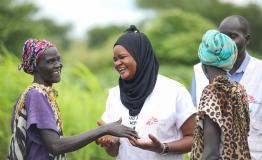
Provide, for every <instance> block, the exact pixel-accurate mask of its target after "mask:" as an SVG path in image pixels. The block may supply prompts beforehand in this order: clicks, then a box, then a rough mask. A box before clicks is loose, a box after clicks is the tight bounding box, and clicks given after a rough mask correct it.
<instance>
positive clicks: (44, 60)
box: [34, 47, 62, 86]
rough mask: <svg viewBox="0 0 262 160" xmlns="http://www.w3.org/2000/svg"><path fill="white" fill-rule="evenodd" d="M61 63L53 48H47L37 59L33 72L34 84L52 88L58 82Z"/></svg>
mask: <svg viewBox="0 0 262 160" xmlns="http://www.w3.org/2000/svg"><path fill="white" fill-rule="evenodd" d="M61 69H62V63H61V61H60V55H59V53H58V51H57V49H56V48H55V47H51V48H48V49H47V50H46V51H45V53H44V54H42V55H41V57H40V58H39V61H38V64H37V66H36V69H35V71H34V77H35V80H34V81H35V82H37V83H40V84H44V85H46V86H52V84H53V83H57V82H59V81H60V74H61Z"/></svg>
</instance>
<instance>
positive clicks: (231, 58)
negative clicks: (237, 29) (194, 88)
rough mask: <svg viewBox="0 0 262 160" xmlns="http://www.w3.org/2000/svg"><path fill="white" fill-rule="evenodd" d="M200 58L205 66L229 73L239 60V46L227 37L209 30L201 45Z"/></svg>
mask: <svg viewBox="0 0 262 160" xmlns="http://www.w3.org/2000/svg"><path fill="white" fill-rule="evenodd" d="M198 56H199V59H200V61H201V63H203V64H206V65H211V66H216V67H219V68H221V69H223V70H226V71H229V70H231V69H232V68H233V65H234V63H235V61H236V59H237V46H236V44H235V42H234V41H233V40H232V39H231V38H230V37H228V36H227V35H225V34H223V33H221V32H219V31H217V30H208V31H207V32H206V33H205V34H204V36H203V38H202V42H201V43H200V45H199V49H198Z"/></svg>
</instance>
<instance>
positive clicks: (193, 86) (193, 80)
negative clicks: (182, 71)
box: [191, 75, 197, 106]
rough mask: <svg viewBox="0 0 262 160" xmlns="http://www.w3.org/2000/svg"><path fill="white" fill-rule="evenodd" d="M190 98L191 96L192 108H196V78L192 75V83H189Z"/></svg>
mask: <svg viewBox="0 0 262 160" xmlns="http://www.w3.org/2000/svg"><path fill="white" fill-rule="evenodd" d="M191 96H192V101H193V104H194V106H197V101H196V77H195V75H193V77H192V82H191Z"/></svg>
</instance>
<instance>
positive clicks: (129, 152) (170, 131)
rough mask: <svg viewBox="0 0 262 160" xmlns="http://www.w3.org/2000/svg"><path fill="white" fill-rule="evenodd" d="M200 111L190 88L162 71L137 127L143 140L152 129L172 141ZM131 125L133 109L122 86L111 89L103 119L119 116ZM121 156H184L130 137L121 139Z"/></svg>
mask: <svg viewBox="0 0 262 160" xmlns="http://www.w3.org/2000/svg"><path fill="white" fill-rule="evenodd" d="M195 112H196V110H195V107H194V106H193V103H192V100H191V97H190V94H189V92H188V91H187V90H186V88H185V87H184V86H183V85H182V84H180V83H178V82H176V81H175V80H172V79H169V78H167V77H164V76H162V75H158V77H157V82H156V85H155V88H154V90H153V91H152V93H151V94H150V95H149V96H148V97H147V99H146V101H145V103H144V105H143V108H142V110H141V111H140V113H139V115H138V117H137V120H136V126H135V129H136V131H137V132H138V135H139V137H140V138H141V139H142V140H148V139H149V138H148V135H149V133H151V134H153V135H154V136H156V137H157V139H158V140H159V141H160V142H162V143H164V142H171V141H174V140H179V139H181V138H182V133H181V130H180V127H181V126H182V125H183V123H184V122H185V121H186V120H187V119H188V118H189V117H190V116H191V115H192V114H194V113H195ZM120 117H122V124H123V125H126V126H129V127H133V126H130V121H129V111H128V109H127V108H126V107H125V106H124V105H123V104H122V103H121V100H120V91H119V86H116V87H114V88H112V89H110V90H109V95H108V99H107V103H106V110H105V112H104V114H103V115H102V120H103V121H105V122H107V123H109V122H114V121H117V120H119V118H120ZM117 159H118V160H182V159H183V158H182V154H174V153H168V154H167V155H160V154H159V153H155V152H151V151H147V150H143V149H140V148H137V147H133V146H132V145H131V144H130V143H129V141H128V139H126V138H121V139H120V147H119V153H118V156H117Z"/></svg>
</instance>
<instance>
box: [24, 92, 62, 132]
mask: <svg viewBox="0 0 262 160" xmlns="http://www.w3.org/2000/svg"><path fill="white" fill-rule="evenodd" d="M25 107H26V111H27V125H26V127H27V129H29V128H30V127H31V126H32V125H35V126H36V128H38V129H51V130H54V131H56V132H58V130H57V125H56V120H55V117H54V113H53V111H52V109H51V106H50V104H49V102H48V99H47V97H46V96H45V95H44V94H43V93H41V92H40V91H38V90H37V89H31V90H30V91H29V92H28V95H27V96H26V99H25Z"/></svg>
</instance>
